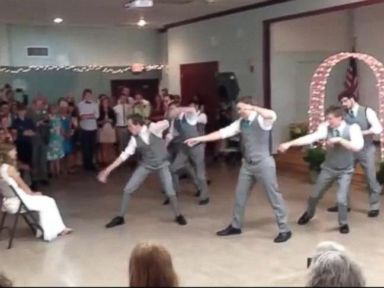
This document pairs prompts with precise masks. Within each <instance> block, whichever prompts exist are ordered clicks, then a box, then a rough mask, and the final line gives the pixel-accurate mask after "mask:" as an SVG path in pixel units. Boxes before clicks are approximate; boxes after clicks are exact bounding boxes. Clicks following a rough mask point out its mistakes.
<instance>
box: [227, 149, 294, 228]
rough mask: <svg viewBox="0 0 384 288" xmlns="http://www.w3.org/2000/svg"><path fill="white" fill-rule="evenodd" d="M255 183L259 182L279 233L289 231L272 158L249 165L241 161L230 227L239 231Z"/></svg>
mask: <svg viewBox="0 0 384 288" xmlns="http://www.w3.org/2000/svg"><path fill="white" fill-rule="evenodd" d="M256 182H260V184H261V185H262V187H263V189H264V192H265V193H266V195H267V197H268V200H269V203H270V204H271V206H272V208H273V211H274V214H275V217H276V221H277V224H278V227H279V231H280V232H288V231H290V229H289V227H288V223H287V222H288V220H287V218H288V217H287V210H286V207H285V203H284V199H283V196H282V194H281V193H280V191H279V187H278V183H277V177H276V164H275V160H274V158H273V157H272V156H269V157H267V158H265V159H263V160H262V161H261V162H259V163H257V164H255V165H251V164H248V163H246V162H245V161H243V164H242V166H241V169H240V173H239V179H238V182H237V188H236V203H235V208H234V216H233V221H232V226H233V227H234V228H238V229H241V228H242V226H243V222H244V213H245V206H246V204H247V200H248V198H249V195H250V193H251V190H252V188H253V186H254V184H255V183H256Z"/></svg>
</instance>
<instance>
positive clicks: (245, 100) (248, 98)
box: [237, 96, 255, 105]
mask: <svg viewBox="0 0 384 288" xmlns="http://www.w3.org/2000/svg"><path fill="white" fill-rule="evenodd" d="M237 103H244V104H249V105H255V99H254V98H253V97H252V96H243V97H241V98H239V99H238V100H237Z"/></svg>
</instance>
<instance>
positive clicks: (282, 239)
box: [273, 231, 292, 243]
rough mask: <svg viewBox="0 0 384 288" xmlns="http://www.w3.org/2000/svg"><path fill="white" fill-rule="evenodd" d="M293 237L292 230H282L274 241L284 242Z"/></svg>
mask: <svg viewBox="0 0 384 288" xmlns="http://www.w3.org/2000/svg"><path fill="white" fill-rule="evenodd" d="M291 237H292V232H291V231H288V232H280V233H279V235H277V237H276V238H275V240H273V242H275V243H282V242H286V241H288V240H289V238H291Z"/></svg>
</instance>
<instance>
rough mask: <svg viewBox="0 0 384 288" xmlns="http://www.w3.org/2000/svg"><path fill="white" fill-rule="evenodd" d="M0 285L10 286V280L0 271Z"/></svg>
mask: <svg viewBox="0 0 384 288" xmlns="http://www.w3.org/2000/svg"><path fill="white" fill-rule="evenodd" d="M0 287H12V281H11V280H9V279H8V278H7V277H5V276H4V275H3V274H1V273H0Z"/></svg>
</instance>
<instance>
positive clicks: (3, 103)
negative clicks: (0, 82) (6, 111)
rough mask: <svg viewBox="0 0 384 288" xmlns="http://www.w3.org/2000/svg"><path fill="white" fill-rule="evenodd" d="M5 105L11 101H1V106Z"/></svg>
mask: <svg viewBox="0 0 384 288" xmlns="http://www.w3.org/2000/svg"><path fill="white" fill-rule="evenodd" d="M4 105H9V103H8V102H7V101H1V102H0V106H4Z"/></svg>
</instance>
